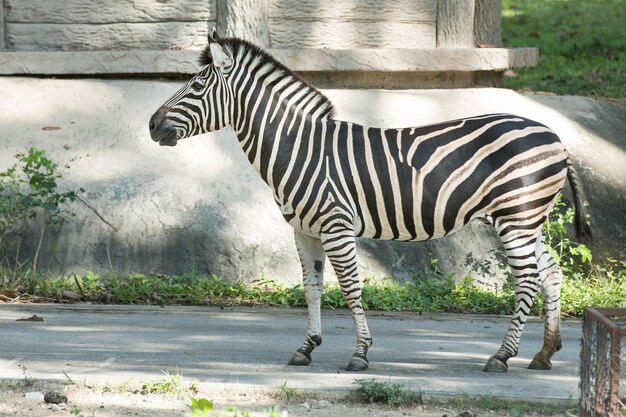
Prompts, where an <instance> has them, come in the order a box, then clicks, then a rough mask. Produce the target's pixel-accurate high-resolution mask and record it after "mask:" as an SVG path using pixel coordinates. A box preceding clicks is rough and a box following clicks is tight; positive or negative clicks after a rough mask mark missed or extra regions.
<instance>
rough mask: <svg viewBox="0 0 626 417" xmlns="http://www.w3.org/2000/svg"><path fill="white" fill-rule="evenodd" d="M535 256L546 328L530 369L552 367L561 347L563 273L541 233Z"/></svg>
mask: <svg viewBox="0 0 626 417" xmlns="http://www.w3.org/2000/svg"><path fill="white" fill-rule="evenodd" d="M535 256H536V257H537V266H538V269H539V275H540V277H539V279H540V281H541V289H542V291H543V298H544V313H545V318H544V320H545V329H544V334H543V347H542V348H541V350H540V351H539V352H538V353H537V354H536V355H535V357H534V358H533V360H532V362H531V363H530V365H529V366H528V368H530V369H538V370H547V369H550V368H552V362H550V358H551V357H552V355H554V353H556V352H557V351H559V350H560V349H561V281H562V279H563V273H562V272H561V268H559V266H558V265H557V264H556V262H555V261H554V259H552V256H550V254H549V253H548V251H547V250H546V248H545V246H544V244H543V242H542V241H541V235H540V236H539V237H538V240H537V245H536V250H535Z"/></svg>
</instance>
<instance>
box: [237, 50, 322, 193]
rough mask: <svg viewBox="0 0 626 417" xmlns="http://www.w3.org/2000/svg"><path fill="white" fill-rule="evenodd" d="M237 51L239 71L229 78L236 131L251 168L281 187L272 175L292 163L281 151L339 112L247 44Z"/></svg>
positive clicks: (315, 92) (288, 72) (318, 93)
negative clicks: (232, 94)
mask: <svg viewBox="0 0 626 417" xmlns="http://www.w3.org/2000/svg"><path fill="white" fill-rule="evenodd" d="M234 49H235V51H234V52H235V56H236V57H237V58H236V59H235V62H236V66H235V68H234V69H233V71H232V73H231V74H230V76H229V78H230V80H231V83H232V90H233V93H234V97H235V103H234V109H233V112H234V117H233V123H232V126H233V128H234V130H235V132H236V134H237V137H238V139H239V142H240V144H241V147H242V149H243V150H244V152H245V154H246V156H247V157H248V160H249V161H250V163H251V164H252V165H253V166H254V167H255V168H256V169H257V171H258V172H259V174H261V177H262V178H263V179H264V180H265V181H266V182H267V183H268V184H269V185H270V186H271V187H272V188H275V187H276V185H277V184H275V183H274V181H273V173H272V170H276V169H277V168H278V169H280V167H281V166H282V165H283V164H285V163H287V162H288V161H282V160H281V158H284V157H285V156H286V155H287V154H286V153H285V152H278V147H279V146H285V144H284V143H285V142H293V141H294V140H295V138H296V136H297V135H303V134H304V135H306V134H308V132H310V130H311V126H312V125H313V124H315V123H317V122H318V121H320V120H324V119H328V118H332V116H333V114H334V108H333V106H332V104H331V102H330V101H329V100H328V98H326V97H325V96H324V95H323V94H322V93H320V92H319V91H318V90H316V89H315V88H314V87H312V86H310V85H309V84H307V83H306V82H305V81H303V80H302V79H301V78H300V77H298V76H297V75H296V74H294V73H293V72H291V71H290V70H288V69H287V68H285V67H284V66H283V65H282V64H280V63H279V62H278V61H276V60H275V59H274V58H272V57H271V56H270V55H268V54H267V53H265V52H263V51H262V50H260V49H259V48H256V47H254V46H251V45H250V44H248V43H245V42H244V43H239V44H238V45H236V46H235V47H234ZM286 146H290V145H288V144H287V145H286Z"/></svg>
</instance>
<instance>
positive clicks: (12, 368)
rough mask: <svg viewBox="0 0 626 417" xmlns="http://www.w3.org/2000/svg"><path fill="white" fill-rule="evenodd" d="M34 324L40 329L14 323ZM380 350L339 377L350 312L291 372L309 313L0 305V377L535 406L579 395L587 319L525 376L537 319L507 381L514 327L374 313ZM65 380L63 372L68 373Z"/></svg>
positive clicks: (337, 317)
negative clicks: (411, 393) (386, 394)
mask: <svg viewBox="0 0 626 417" xmlns="http://www.w3.org/2000/svg"><path fill="white" fill-rule="evenodd" d="M33 315H37V316H39V317H41V318H43V321H17V320H18V319H25V318H29V317H31V316H33ZM367 318H368V323H369V325H370V329H371V331H372V334H373V337H374V344H373V346H372V348H371V349H370V352H369V354H368V358H369V360H370V367H369V369H368V370H367V371H365V372H360V373H353V372H347V371H345V370H344V367H345V365H346V364H347V363H348V361H349V359H350V355H351V353H352V350H353V348H354V343H355V336H354V327H353V324H352V319H351V317H350V315H349V313H348V312H347V311H333V310H325V311H323V313H322V326H323V344H322V345H321V346H320V347H318V348H317V349H316V350H315V351H314V352H313V363H312V364H311V365H310V366H308V367H291V366H287V361H288V360H289V358H290V356H291V354H292V353H293V351H294V350H295V349H296V348H297V347H298V346H299V345H300V344H301V342H302V339H303V336H304V331H305V327H306V311H305V310H301V309H279V308H243V307H237V308H224V309H222V308H215V307H179V306H166V307H153V306H115V305H114V306H111V305H90V304H72V305H57V304H46V305H37V304H0V380H2V379H20V378H23V377H24V367H25V368H26V372H27V373H28V375H29V376H31V377H33V378H37V379H54V380H64V379H66V378H67V377H66V375H65V374H67V375H68V376H69V377H71V378H72V379H73V380H74V381H81V382H82V381H89V382H107V383H116V382H123V381H129V380H133V381H144V380H150V379H156V378H162V377H163V371H168V372H170V373H175V372H180V373H182V374H183V376H184V378H186V379H189V380H193V381H197V382H200V383H214V384H220V385H223V384H237V385H239V386H242V385H243V386H250V387H256V386H264V387H280V386H281V385H282V384H284V383H287V386H288V387H292V388H296V389H306V390H332V391H341V390H354V389H355V385H354V381H355V379H370V378H375V379H379V380H385V381H390V382H393V383H401V384H403V385H405V386H407V387H410V388H412V389H414V390H418V389H419V390H422V391H423V392H425V393H427V394H432V395H450V396H454V395H457V394H459V393H465V394H468V395H493V396H499V397H513V398H523V399H534V400H544V399H549V400H567V399H572V398H578V371H579V369H578V367H579V349H580V340H581V331H582V330H581V321H580V320H575V319H574V320H564V321H563V323H562V336H563V349H562V350H561V351H560V352H558V353H557V354H556V355H555V356H554V358H553V369H552V370H550V371H533V370H529V369H526V366H527V365H528V363H529V362H530V360H531V359H532V357H533V355H534V353H535V352H536V351H538V350H539V348H540V347H541V343H542V338H543V322H542V321H541V320H539V319H536V318H531V319H530V320H529V322H528V324H527V325H526V329H525V331H524V334H523V337H522V346H521V348H520V352H519V355H518V356H517V357H516V358H512V359H511V360H510V361H509V371H508V372H507V373H506V374H492V373H485V372H482V367H483V365H484V363H485V361H486V360H487V358H488V357H489V356H490V355H492V354H493V353H495V351H496V350H497V349H498V347H499V345H500V343H501V341H502V338H503V336H504V333H505V332H506V328H507V326H508V321H509V319H508V318H507V317H497V316H477V315H460V314H422V315H420V314H417V313H381V312H368V314H367ZM64 373H65V374H64Z"/></svg>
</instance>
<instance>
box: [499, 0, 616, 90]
mask: <svg viewBox="0 0 626 417" xmlns="http://www.w3.org/2000/svg"><path fill="white" fill-rule="evenodd" d="M624 22H626V7H625V2H624V0H605V1H585V0H555V1H543V0H503V2H502V38H503V43H504V46H505V47H509V48H512V47H528V46H533V47H538V48H539V64H538V65H537V67H536V68H528V69H521V70H516V72H517V75H518V76H517V77H514V78H506V79H505V80H504V86H505V87H507V88H513V89H530V90H533V91H548V92H553V93H557V94H574V95H585V96H589V95H597V96H600V97H612V98H625V97H626V83H625V82H624V80H625V79H626V36H624Z"/></svg>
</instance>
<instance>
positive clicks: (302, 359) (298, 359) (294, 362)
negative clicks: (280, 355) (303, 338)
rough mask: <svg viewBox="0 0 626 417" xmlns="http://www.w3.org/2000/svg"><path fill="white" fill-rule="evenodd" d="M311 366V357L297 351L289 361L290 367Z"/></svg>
mask: <svg viewBox="0 0 626 417" xmlns="http://www.w3.org/2000/svg"><path fill="white" fill-rule="evenodd" d="M310 364H311V355H305V354H304V353H302V352H298V351H296V353H294V354H293V356H292V357H291V359H290V360H289V365H290V366H307V365H310Z"/></svg>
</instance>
